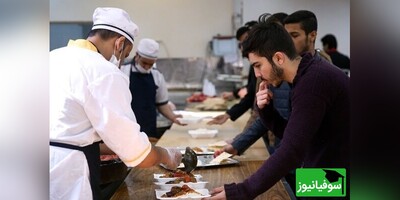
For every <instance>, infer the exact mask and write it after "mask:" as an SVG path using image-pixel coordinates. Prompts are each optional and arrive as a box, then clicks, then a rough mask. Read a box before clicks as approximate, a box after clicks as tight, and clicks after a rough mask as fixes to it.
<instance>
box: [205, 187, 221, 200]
mask: <svg viewBox="0 0 400 200" xmlns="http://www.w3.org/2000/svg"><path fill="white" fill-rule="evenodd" d="M210 194H211V197H206V198H202V199H201V200H225V199H226V195H225V189H224V186H221V187H217V188H214V189H213V190H212V191H211V193H210Z"/></svg>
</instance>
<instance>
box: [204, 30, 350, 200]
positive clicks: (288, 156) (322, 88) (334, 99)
mask: <svg viewBox="0 0 400 200" xmlns="http://www.w3.org/2000/svg"><path fill="white" fill-rule="evenodd" d="M243 49H244V55H245V56H247V57H248V58H249V60H250V63H251V66H252V67H253V68H254V71H255V74H256V77H259V78H261V79H262V82H261V83H260V85H259V90H258V92H257V94H256V96H257V107H258V112H259V115H260V119H261V120H262V123H263V124H264V125H265V126H266V127H267V128H269V129H270V130H272V131H273V133H274V134H275V135H277V136H278V137H280V138H282V140H281V144H280V147H279V148H278V149H277V150H276V151H275V153H274V154H272V155H271V156H270V157H269V159H267V160H266V161H265V162H264V163H263V165H262V166H261V167H260V169H258V171H257V172H256V173H254V174H253V175H251V176H250V177H248V178H247V179H246V180H244V181H243V182H242V183H231V184H225V185H224V186H222V187H218V188H215V189H214V190H212V192H211V194H212V196H211V197H209V198H204V199H206V200H220V199H254V198H255V197H257V196H258V195H259V194H261V193H263V192H265V191H267V190H268V189H269V188H271V187H272V186H273V185H274V184H275V183H276V182H278V181H279V180H280V179H281V178H282V177H284V176H285V175H286V174H288V173H289V172H290V171H292V170H294V169H296V168H298V167H305V168H346V169H347V170H349V168H348V167H349V140H350V123H349V121H350V119H349V118H350V108H349V102H350V100H349V99H350V97H349V77H347V76H346V75H345V74H344V73H343V72H342V71H341V70H340V69H339V68H337V67H335V66H334V65H332V64H331V63H329V62H326V61H325V60H324V59H316V58H315V56H313V55H311V54H310V53H305V54H303V56H300V55H298V53H296V48H295V45H294V42H293V40H292V38H291V36H290V35H289V33H288V32H287V31H286V30H285V29H284V28H283V27H282V26H281V25H279V24H276V23H259V24H258V25H256V26H255V27H254V28H253V29H252V30H251V31H250V33H249V36H248V39H247V40H246V41H245V42H244V43H243ZM283 81H287V82H288V83H289V84H290V85H291V86H292V91H291V97H290V102H291V108H292V110H291V114H290V117H289V119H288V120H285V119H284V118H283V117H282V116H280V114H279V113H278V112H277V111H276V109H274V107H273V105H272V104H273V103H272V101H271V100H272V94H271V92H270V91H269V86H270V85H272V86H275V87H276V86H279V85H280V84H281V83H282V82H283ZM347 186H348V184H347ZM347 192H349V190H347Z"/></svg>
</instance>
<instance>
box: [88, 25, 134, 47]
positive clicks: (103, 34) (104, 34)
mask: <svg viewBox="0 0 400 200" xmlns="http://www.w3.org/2000/svg"><path fill="white" fill-rule="evenodd" d="M95 35H99V36H100V38H101V39H102V40H108V39H110V38H114V37H121V36H123V35H121V34H119V33H117V32H114V31H110V30H107V29H94V30H91V31H89V33H88V37H92V36H95ZM124 37H125V36H124ZM126 42H128V44H131V45H132V43H131V41H129V40H128V39H126V40H125V42H124V44H127V43H126Z"/></svg>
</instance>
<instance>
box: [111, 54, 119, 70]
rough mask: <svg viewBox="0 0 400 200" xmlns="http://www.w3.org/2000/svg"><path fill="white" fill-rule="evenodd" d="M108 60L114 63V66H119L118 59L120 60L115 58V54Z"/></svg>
mask: <svg viewBox="0 0 400 200" xmlns="http://www.w3.org/2000/svg"><path fill="white" fill-rule="evenodd" d="M109 61H110V62H111V63H112V64H114V65H115V66H117V67H119V61H120V60H118V59H117V56H115V55H114V54H113V55H111V58H110V60H109Z"/></svg>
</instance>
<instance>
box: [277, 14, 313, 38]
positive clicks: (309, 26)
mask: <svg viewBox="0 0 400 200" xmlns="http://www.w3.org/2000/svg"><path fill="white" fill-rule="evenodd" d="M294 23H300V26H301V28H302V29H303V30H304V32H305V33H306V35H307V34H309V33H311V32H312V31H317V29H318V21H317V17H316V16H315V14H314V13H313V12H311V11H308V10H299V11H296V12H294V13H292V14H290V15H289V16H287V17H286V19H285V22H284V24H294Z"/></svg>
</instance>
